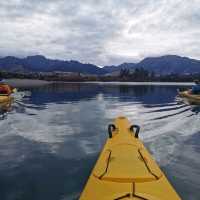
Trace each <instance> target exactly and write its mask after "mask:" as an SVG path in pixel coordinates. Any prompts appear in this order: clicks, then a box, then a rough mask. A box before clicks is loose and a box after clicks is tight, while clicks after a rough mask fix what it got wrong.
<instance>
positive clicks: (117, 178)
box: [80, 117, 180, 200]
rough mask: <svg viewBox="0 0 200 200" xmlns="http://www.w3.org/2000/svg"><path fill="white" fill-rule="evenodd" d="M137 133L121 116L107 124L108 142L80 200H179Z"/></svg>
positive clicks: (137, 128)
mask: <svg viewBox="0 0 200 200" xmlns="http://www.w3.org/2000/svg"><path fill="white" fill-rule="evenodd" d="M135 128H136V131H135ZM138 132H139V127H138V126H131V124H130V122H129V121H128V119H127V118H125V117H119V118H117V119H116V120H115V122H114V124H113V125H109V139H107V141H106V144H105V146H104V148H103V150H102V152H101V154H100V156H99V159H98V161H97V163H96V165H95V167H94V169H93V171H92V173H91V175H90V177H89V179H88V182H87V184H86V186H85V188H84V190H83V192H82V194H81V196H80V200H120V199H122V200H128V199H132V200H180V197H179V196H178V194H177V193H176V192H175V190H174V189H173V187H172V186H171V185H170V183H169V182H168V180H167V178H166V177H165V175H164V173H163V172H162V171H161V170H160V168H159V167H158V165H157V164H156V162H155V161H154V160H153V159H152V157H151V155H150V154H149V153H148V151H147V150H146V148H145V147H144V145H143V143H142V142H141V141H140V139H138Z"/></svg>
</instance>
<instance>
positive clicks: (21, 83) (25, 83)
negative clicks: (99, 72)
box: [4, 79, 194, 88]
mask: <svg viewBox="0 0 200 200" xmlns="http://www.w3.org/2000/svg"><path fill="white" fill-rule="evenodd" d="M4 82H5V83H7V84H9V85H12V86H13V87H18V88H24V87H40V86H45V85H49V84H52V83H58V84H62V83H63V84H69V83H79V84H99V85H163V86H164V85H166V86H173V85H180V86H191V85H193V84H194V83H192V82H120V81H112V82H107V81H45V80H37V79H4Z"/></svg>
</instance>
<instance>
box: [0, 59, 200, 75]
mask: <svg viewBox="0 0 200 200" xmlns="http://www.w3.org/2000/svg"><path fill="white" fill-rule="evenodd" d="M141 67H143V68H144V69H146V70H148V71H150V72H152V71H153V72H154V73H155V74H157V75H167V74H172V73H174V74H195V73H200V60H195V59H191V58H187V57H181V56H177V55H165V56H160V57H148V58H145V59H143V60H142V61H140V62H138V63H123V64H120V65H116V66H115V65H112V66H104V67H102V68H100V67H98V66H96V65H93V64H84V63H81V62H78V61H73V60H71V61H64V60H53V59H48V58H45V57H44V56H41V55H36V56H28V57H26V58H17V57H13V56H7V57H3V58H0V70H5V71H10V72H53V71H60V72H77V73H82V74H94V75H104V74H112V73H116V72H119V71H120V70H121V69H125V68H126V69H129V70H130V71H134V70H135V69H136V68H141Z"/></svg>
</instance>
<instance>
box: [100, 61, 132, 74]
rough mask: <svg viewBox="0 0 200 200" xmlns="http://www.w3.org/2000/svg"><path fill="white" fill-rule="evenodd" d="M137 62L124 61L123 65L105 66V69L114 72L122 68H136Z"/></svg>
mask: <svg viewBox="0 0 200 200" xmlns="http://www.w3.org/2000/svg"><path fill="white" fill-rule="evenodd" d="M135 66H136V63H123V64H121V65H118V66H114V65H112V66H105V67H104V68H103V69H105V70H106V71H107V72H108V73H112V72H116V71H120V70H121V69H125V68H126V69H130V70H132V69H135Z"/></svg>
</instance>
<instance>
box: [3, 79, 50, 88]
mask: <svg viewBox="0 0 200 200" xmlns="http://www.w3.org/2000/svg"><path fill="white" fill-rule="evenodd" d="M3 82H4V83H6V84H8V85H11V86H13V87H17V88H24V87H40V86H44V85H48V84H51V83H52V82H50V81H43V80H36V79H14V78H12V79H3Z"/></svg>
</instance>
